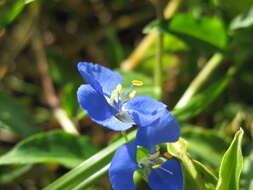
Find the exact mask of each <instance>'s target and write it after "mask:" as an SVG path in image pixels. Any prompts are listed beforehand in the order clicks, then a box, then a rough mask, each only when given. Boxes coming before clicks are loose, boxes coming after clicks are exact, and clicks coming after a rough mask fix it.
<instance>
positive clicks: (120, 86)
mask: <svg viewBox="0 0 253 190" xmlns="http://www.w3.org/2000/svg"><path fill="white" fill-rule="evenodd" d="M115 90H116V91H117V92H120V91H121V90H122V85H121V84H118V85H117V86H116V89H115Z"/></svg>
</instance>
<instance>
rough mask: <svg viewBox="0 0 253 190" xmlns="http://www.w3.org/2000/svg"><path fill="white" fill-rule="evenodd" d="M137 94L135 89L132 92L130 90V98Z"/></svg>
mask: <svg viewBox="0 0 253 190" xmlns="http://www.w3.org/2000/svg"><path fill="white" fill-rule="evenodd" d="M135 95H136V91H135V90H133V91H132V92H130V94H129V98H133V97H135Z"/></svg>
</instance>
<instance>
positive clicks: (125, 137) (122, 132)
mask: <svg viewBox="0 0 253 190" xmlns="http://www.w3.org/2000/svg"><path fill="white" fill-rule="evenodd" d="M121 135H122V136H123V137H124V139H125V141H126V143H128V142H129V139H128V137H127V134H126V131H121Z"/></svg>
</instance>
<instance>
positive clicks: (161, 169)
mask: <svg viewBox="0 0 253 190" xmlns="http://www.w3.org/2000/svg"><path fill="white" fill-rule="evenodd" d="M159 168H160V169H161V170H163V171H165V172H167V173H169V174H171V175H173V172H171V171H169V170H167V169H165V168H163V167H159Z"/></svg>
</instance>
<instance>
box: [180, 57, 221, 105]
mask: <svg viewBox="0 0 253 190" xmlns="http://www.w3.org/2000/svg"><path fill="white" fill-rule="evenodd" d="M222 60H223V55H222V54H221V53H216V54H214V55H213V56H212V57H211V59H210V60H209V61H208V62H207V63H206V65H205V67H204V68H203V69H202V70H201V71H200V73H199V74H198V75H197V77H196V78H195V79H194V80H193V81H192V82H191V84H190V85H189V87H188V88H187V90H186V91H185V92H184V94H183V96H182V97H181V98H180V100H179V101H178V103H177V105H176V106H175V108H181V107H183V106H185V105H186V104H187V102H188V101H189V100H190V99H191V98H192V96H193V95H195V94H196V92H198V91H199V89H200V88H201V87H202V86H203V84H205V82H206V81H207V79H208V78H209V77H210V75H211V74H212V72H213V71H214V70H215V69H216V68H217V67H218V66H219V65H220V64H221V62H222Z"/></svg>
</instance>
